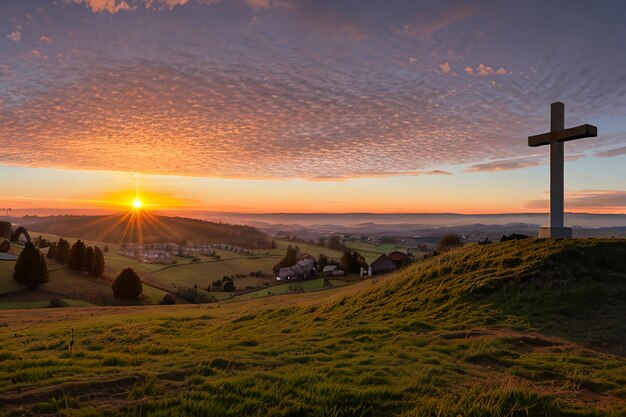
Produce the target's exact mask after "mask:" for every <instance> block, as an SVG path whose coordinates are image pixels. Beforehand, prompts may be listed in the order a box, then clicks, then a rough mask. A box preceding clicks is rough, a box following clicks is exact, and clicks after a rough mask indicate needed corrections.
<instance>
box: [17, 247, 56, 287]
mask: <svg viewBox="0 0 626 417" xmlns="http://www.w3.org/2000/svg"><path fill="white" fill-rule="evenodd" d="M13 279H15V280H16V281H17V282H19V283H20V284H24V285H26V286H28V288H31V289H33V288H37V287H38V286H39V285H41V284H43V283H46V282H48V267H47V266H46V260H45V259H44V257H43V254H42V253H41V252H39V249H37V248H36V247H35V245H33V244H32V243H31V242H26V244H25V245H24V250H23V251H22V252H21V253H20V256H19V257H18V258H17V262H15V266H14V267H13Z"/></svg>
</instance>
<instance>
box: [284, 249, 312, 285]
mask: <svg viewBox="0 0 626 417" xmlns="http://www.w3.org/2000/svg"><path fill="white" fill-rule="evenodd" d="M316 266H317V261H316V260H315V258H314V257H312V256H311V255H309V254H306V253H305V254H304V255H302V256H301V257H300V259H298V261H297V262H296V264H295V265H293V266H288V267H285V268H280V269H279V270H278V276H277V277H276V281H293V280H301V279H309V278H313V277H315V267H316Z"/></svg>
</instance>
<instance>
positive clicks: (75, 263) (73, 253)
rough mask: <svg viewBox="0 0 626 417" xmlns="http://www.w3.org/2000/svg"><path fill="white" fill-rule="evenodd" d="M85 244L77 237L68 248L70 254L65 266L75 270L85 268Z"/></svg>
mask: <svg viewBox="0 0 626 417" xmlns="http://www.w3.org/2000/svg"><path fill="white" fill-rule="evenodd" d="M85 252H86V247H85V244H84V243H83V242H82V241H81V240H80V239H79V240H77V241H76V242H75V243H74V244H73V245H72V248H71V249H70V255H69V257H68V259H67V266H69V267H70V268H71V269H73V270H75V271H83V270H84V269H85Z"/></svg>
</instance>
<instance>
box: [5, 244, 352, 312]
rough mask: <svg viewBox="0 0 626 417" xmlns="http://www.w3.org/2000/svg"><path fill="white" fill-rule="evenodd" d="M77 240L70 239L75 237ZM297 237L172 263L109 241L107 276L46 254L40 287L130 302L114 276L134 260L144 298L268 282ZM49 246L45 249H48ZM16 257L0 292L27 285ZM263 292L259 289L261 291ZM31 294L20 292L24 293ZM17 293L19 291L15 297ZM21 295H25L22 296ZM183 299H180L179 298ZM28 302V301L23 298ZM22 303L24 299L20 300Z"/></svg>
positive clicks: (304, 247)
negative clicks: (230, 281)
mask: <svg viewBox="0 0 626 417" xmlns="http://www.w3.org/2000/svg"><path fill="white" fill-rule="evenodd" d="M32 235H33V236H39V235H42V236H43V237H44V238H46V239H48V240H50V241H57V240H58V239H59V236H56V235H52V234H47V233H38V232H32ZM73 242H74V240H70V243H73ZM85 243H86V244H88V245H92V246H99V247H100V248H104V246H105V244H104V243H102V242H97V241H90V240H86V241H85ZM290 244H292V245H295V243H290V242H284V241H277V242H276V246H277V247H276V248H275V249H271V250H270V249H268V250H257V251H255V254H254V255H241V254H238V253H235V252H230V251H226V250H220V249H218V250H216V254H217V255H219V259H215V258H213V257H202V260H201V261H199V262H192V261H191V259H188V258H177V263H176V264H173V265H161V264H144V263H141V262H138V261H136V260H134V259H131V258H128V257H125V256H121V255H118V253H117V252H118V250H119V245H118V244H113V243H108V244H106V245H107V246H108V247H109V252H108V253H105V265H106V267H105V270H104V275H105V276H104V277H103V278H97V279H96V278H92V277H87V276H86V275H84V274H81V273H77V272H74V271H71V270H69V269H68V268H67V267H66V266H63V265H61V264H58V263H57V262H55V261H51V260H48V259H46V262H47V263H48V270H49V272H50V281H49V282H48V283H47V284H44V285H42V286H41V287H40V288H39V289H40V290H41V291H45V292H46V293H50V294H51V295H50V296H51V297H52V296H59V297H69V298H76V299H82V300H85V301H87V302H89V303H93V304H97V305H111V304H120V303H121V304H126V303H125V302H123V301H122V300H116V299H114V298H113V297H112V291H111V288H110V287H111V280H112V279H113V278H114V277H115V276H117V274H119V272H120V271H121V270H122V269H123V268H125V267H127V266H131V267H133V268H134V269H135V270H137V271H138V272H139V273H140V274H141V275H142V277H143V279H144V294H143V300H142V303H144V304H157V303H158V301H159V300H160V299H161V298H162V297H163V295H164V294H165V291H164V290H167V291H172V292H176V289H177V288H178V287H193V286H194V285H197V286H198V288H200V289H207V288H208V286H209V284H210V283H211V282H213V281H215V280H218V279H222V278H223V277H224V276H229V277H235V276H236V278H234V279H235V286H236V288H238V289H246V288H265V287H267V286H268V285H272V284H275V283H276V281H275V279H274V276H273V273H272V268H273V266H274V265H275V264H276V263H278V262H279V261H280V260H281V259H282V257H283V256H284V254H285V252H286V249H287V246H288V245H290ZM297 245H298V246H299V247H300V249H301V253H309V254H311V255H312V256H314V257H316V258H317V257H319V254H320V253H324V254H326V255H327V256H328V257H329V258H331V259H336V260H339V259H340V258H341V255H342V254H341V252H337V251H334V250H332V249H329V248H326V247H323V246H318V245H312V244H307V243H297ZM12 251H13V252H14V253H15V254H19V251H20V249H19V248H18V247H13V248H12ZM46 251H47V249H43V252H44V253H46ZM14 264H15V262H11V261H3V262H0V294H5V293H11V292H15V291H20V290H23V289H24V288H25V287H23V286H21V285H20V284H17V283H16V282H15V281H14V280H13V279H12V274H13V266H14ZM257 271H261V272H263V274H264V276H263V277H252V276H250V273H251V272H257ZM259 294H260V293H259ZM211 295H213V296H214V297H215V298H217V299H218V300H221V299H225V298H229V297H230V296H231V294H230V293H219V292H218V293H215V292H214V293H212V294H211ZM26 296H27V295H23V296H21V297H22V298H24V297H26ZM14 298H15V297H14ZM17 299H18V300H19V299H20V296H17ZM180 301H182V300H179V302H180ZM24 302H26V301H24ZM16 305H19V304H16Z"/></svg>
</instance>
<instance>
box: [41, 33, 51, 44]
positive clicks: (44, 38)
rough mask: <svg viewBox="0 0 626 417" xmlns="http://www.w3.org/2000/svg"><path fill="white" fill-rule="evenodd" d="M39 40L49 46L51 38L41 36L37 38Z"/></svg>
mask: <svg viewBox="0 0 626 417" xmlns="http://www.w3.org/2000/svg"><path fill="white" fill-rule="evenodd" d="M39 40H40V41H42V42H45V43H47V44H51V43H52V38H51V37H50V36H45V35H42V36H40V37H39Z"/></svg>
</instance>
